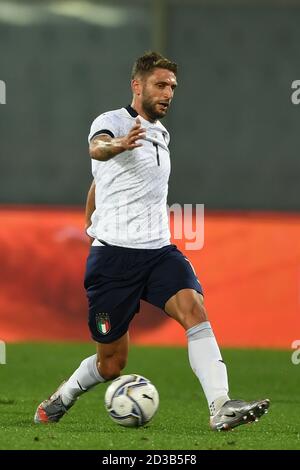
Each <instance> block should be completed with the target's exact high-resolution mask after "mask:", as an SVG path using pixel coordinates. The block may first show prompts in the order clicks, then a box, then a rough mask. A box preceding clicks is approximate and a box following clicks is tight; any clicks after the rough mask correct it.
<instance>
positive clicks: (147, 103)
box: [142, 94, 168, 121]
mask: <svg viewBox="0 0 300 470" xmlns="http://www.w3.org/2000/svg"><path fill="white" fill-rule="evenodd" d="M142 107H143V110H144V111H145V113H146V114H147V116H149V118H150V119H151V121H156V120H157V119H162V118H163V117H165V115H166V114H167V111H168V107H166V108H165V109H163V108H161V110H159V107H160V105H159V102H158V101H153V99H151V98H150V97H149V96H147V94H144V95H143V101H142Z"/></svg>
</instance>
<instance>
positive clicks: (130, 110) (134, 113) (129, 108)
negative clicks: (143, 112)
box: [125, 104, 138, 118]
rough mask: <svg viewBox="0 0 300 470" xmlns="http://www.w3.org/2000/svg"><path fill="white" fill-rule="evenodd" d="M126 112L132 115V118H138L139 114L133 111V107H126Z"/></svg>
mask: <svg viewBox="0 0 300 470" xmlns="http://www.w3.org/2000/svg"><path fill="white" fill-rule="evenodd" d="M125 109H126V111H127V112H128V113H129V114H130V116H132V117H134V118H135V117H138V113H137V112H136V110H135V109H133V107H132V106H130V104H129V105H128V106H126V107H125Z"/></svg>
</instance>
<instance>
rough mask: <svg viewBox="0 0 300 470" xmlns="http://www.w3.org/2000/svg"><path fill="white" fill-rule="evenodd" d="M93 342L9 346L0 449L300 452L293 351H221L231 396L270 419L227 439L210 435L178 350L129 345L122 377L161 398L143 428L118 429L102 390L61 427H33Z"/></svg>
mask: <svg viewBox="0 0 300 470" xmlns="http://www.w3.org/2000/svg"><path fill="white" fill-rule="evenodd" d="M91 354H94V348H93V345H92V344H70V343H68V344H64V343H58V344H14V345H8V347H7V364H6V365H2V366H0V377H1V382H0V383H1V390H0V416H1V420H0V421H1V424H0V449H1V450H2V449H111V450H124V449H127V450H131V449H134V450H138V449H146V450H150V449H154V450H166V449H170V450H174V449H177V450H181V449H186V450H194V449H230V450H233V449H300V399H299V374H300V365H299V366H295V365H293V364H292V363H291V352H289V351H270V350H226V349H225V350H224V351H223V356H224V360H225V362H226V364H227V368H228V372H229V382H230V390H231V396H232V397H233V398H243V399H246V400H253V399H256V398H270V399H271V408H270V412H269V414H268V415H266V416H264V417H262V419H261V420H260V421H259V422H258V423H255V424H251V425H245V426H241V427H239V428H237V429H235V430H234V431H232V432H228V433H213V432H212V431H210V429H209V427H208V410H207V404H206V401H205V398H204V396H203V392H202V389H201V387H200V385H199V383H198V380H197V378H196V377H195V376H194V374H193V373H192V371H191V369H190V366H189V362H188V358H187V352H186V350H185V349H183V348H158V347H131V350H130V355H129V361H128V366H127V367H126V369H125V371H124V373H138V374H141V375H144V376H145V377H148V378H149V379H150V380H151V381H152V382H153V383H154V384H155V385H156V387H157V389H158V391H159V394H160V407H159V410H158V413H157V415H156V416H155V417H154V418H153V420H152V421H151V422H150V423H149V424H148V425H146V426H145V427H142V428H138V429H129V428H124V427H121V426H118V425H117V424H115V423H114V422H113V421H112V420H111V419H110V418H109V416H108V414H107V413H106V411H105V409H104V401H103V397H104V393H105V390H106V387H107V385H106V384H103V385H99V386H97V387H95V388H94V389H93V390H91V391H90V392H89V393H87V394H86V395H84V396H82V397H81V398H80V400H78V402H77V403H76V405H75V406H74V407H73V408H72V409H71V410H70V412H69V413H68V415H67V416H65V417H64V418H63V419H62V420H61V422H60V423H58V424H54V425H46V426H38V425H34V424H33V415H34V412H35V409H36V406H37V405H38V403H39V402H40V401H41V400H43V399H45V398H46V397H47V396H49V394H51V393H52V392H53V391H54V390H55V389H56V387H57V385H58V384H59V383H60V382H61V381H62V380H63V379H65V378H67V377H68V376H69V375H70V374H71V373H72V372H73V371H74V370H75V368H76V367H78V365H79V363H80V362H81V360H82V359H84V358H85V357H87V356H89V355H91Z"/></svg>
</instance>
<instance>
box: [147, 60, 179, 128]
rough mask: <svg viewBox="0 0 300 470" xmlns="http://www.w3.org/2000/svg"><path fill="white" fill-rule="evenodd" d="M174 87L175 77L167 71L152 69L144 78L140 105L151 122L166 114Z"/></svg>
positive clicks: (175, 83) (175, 84)
mask: <svg viewBox="0 0 300 470" xmlns="http://www.w3.org/2000/svg"><path fill="white" fill-rule="evenodd" d="M176 86H177V80H176V75H175V74H174V73H173V72H171V71H170V70H167V69H160V68H157V69H154V71H153V73H151V75H149V76H148V77H146V78H145V80H144V81H143V85H142V94H141V105H142V108H143V109H144V111H145V113H146V114H147V115H148V116H149V118H150V119H151V120H153V121H155V120H156V119H161V118H163V117H164V116H165V115H166V114H167V112H168V109H169V106H170V103H171V101H172V98H173V95H174V90H175V88H176Z"/></svg>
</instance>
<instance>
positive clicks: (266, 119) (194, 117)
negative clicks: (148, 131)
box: [170, 6, 300, 209]
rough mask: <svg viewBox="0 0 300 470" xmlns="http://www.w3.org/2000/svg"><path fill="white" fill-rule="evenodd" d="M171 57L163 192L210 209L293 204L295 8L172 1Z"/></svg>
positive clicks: (296, 196)
mask: <svg viewBox="0 0 300 470" xmlns="http://www.w3.org/2000/svg"><path fill="white" fill-rule="evenodd" d="M170 24H171V29H170V38H172V40H171V41H170V54H171V55H172V56H175V57H177V58H178V61H179V63H180V76H179V77H178V78H179V81H180V87H179V88H178V94H177V97H176V106H174V108H175V107H176V109H174V111H173V113H172V117H171V122H170V124H171V128H172V131H173V141H172V142H173V143H172V149H173V154H174V159H176V165H174V166H173V179H172V182H171V188H170V189H171V191H170V196H171V198H172V199H173V198H174V199H176V198H178V199H179V200H184V201H186V202H193V203H195V202H197V201H198V202H199V201H200V202H204V203H205V204H206V205H208V206H209V207H217V208H265V209H300V188H299V182H300V158H299V144H300V138H299V123H300V105H299V106H298V107H297V106H294V105H292V103H291V100H290V95H291V83H292V81H293V80H295V79H297V78H299V77H300V54H299V44H300V28H299V24H300V9H299V8H282V7H278V6H277V7H273V8H272V7H253V8H252V7H237V6H236V7H227V8H225V7H217V8H208V7H206V8H205V7H203V8H201V9H199V8H197V7H192V6H190V7H189V8H186V9H182V8H180V7H177V8H173V9H172V11H171V18H170Z"/></svg>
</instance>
